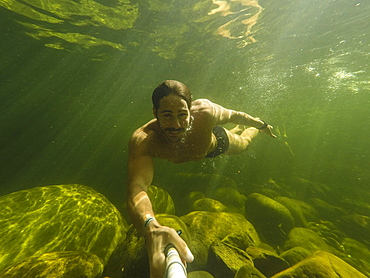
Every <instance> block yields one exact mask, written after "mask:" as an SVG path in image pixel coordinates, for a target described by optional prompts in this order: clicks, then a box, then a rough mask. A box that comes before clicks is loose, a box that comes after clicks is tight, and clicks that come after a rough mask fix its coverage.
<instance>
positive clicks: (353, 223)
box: [338, 214, 370, 246]
mask: <svg viewBox="0 0 370 278" xmlns="http://www.w3.org/2000/svg"><path fill="white" fill-rule="evenodd" d="M338 225H339V226H340V228H341V229H342V230H343V231H345V232H346V233H347V234H348V235H349V236H350V237H352V238H354V239H357V240H359V241H362V242H364V243H366V244H367V245H368V246H370V238H369V235H370V217H369V216H367V215H360V214H351V215H346V216H343V217H342V218H340V219H339V221H338Z"/></svg>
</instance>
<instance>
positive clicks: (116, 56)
mask: <svg viewBox="0 0 370 278" xmlns="http://www.w3.org/2000/svg"><path fill="white" fill-rule="evenodd" d="M221 2H223V3H224V4H229V6H227V5H226V8H224V10H223V11H222V10H221V8H222V7H223V6H222V5H221V4H220V5H216V4H213V3H212V1H210V0H202V1H201V0H198V1H195V0H187V1H183V0H181V1H180V0H171V1H170V0H165V1H159V0H152V1H150V0H141V1H129V0H115V1H104V0H99V1H92V0H90V1H84V2H82V1H81V2H79V1H72V0H65V1H59V0H58V1H57V0H54V1H47V2H46V1H42V0H39V1H28V0H25V1H16V0H0V36H1V39H0V54H1V62H0V111H1V113H0V131H1V134H0V184H1V186H0V193H1V194H2V195H3V194H7V193H10V192H13V191H17V190H20V189H26V188H30V187H34V186H42V185H50V184H61V183H64V184H65V183H80V184H85V185H89V186H91V187H93V188H94V189H96V190H98V191H99V192H101V193H103V194H104V195H106V196H107V197H108V198H109V199H110V200H111V201H112V202H113V203H114V204H115V205H116V206H117V207H118V208H119V209H122V208H123V202H124V200H125V185H126V182H125V181H126V161H127V143H128V140H129V137H130V135H131V134H132V132H133V131H134V130H135V129H136V128H138V127H139V126H141V125H142V124H144V123H145V122H147V121H148V120H150V119H151V117H152V112H151V101H150V96H151V92H152V90H153V89H154V87H155V86H156V85H158V84H159V83H161V82H162V81H163V80H166V79H176V80H179V81H182V82H184V83H185V84H187V85H188V86H189V87H190V89H191V91H192V92H193V95H194V98H208V99H210V100H212V101H214V102H216V103H219V104H221V105H223V106H224V107H227V108H231V109H235V110H241V111H244V112H247V113H249V114H251V115H254V116H258V117H261V118H262V119H264V120H265V121H267V122H269V123H270V124H271V125H273V126H274V128H275V131H276V133H277V134H278V135H279V136H278V137H279V138H278V139H275V140H274V139H271V138H268V137H267V136H259V137H258V138H256V140H255V142H254V143H253V144H252V146H251V147H250V150H249V151H248V152H246V153H244V154H241V155H238V156H234V157H220V158H217V159H214V160H203V161H199V162H191V163H186V164H180V165H172V164H170V163H168V162H165V161H156V176H155V181H154V183H156V184H158V185H161V184H163V185H173V186H175V185H176V183H181V181H177V180H176V175H175V174H176V173H177V172H186V173H205V174H209V173H216V174H220V175H224V176H227V177H230V178H232V179H233V180H234V181H235V182H236V184H237V185H238V187H239V188H240V190H241V191H242V192H244V193H251V192H252V191H253V188H255V187H254V186H256V185H264V184H266V183H268V181H269V180H270V179H272V180H274V181H276V182H283V183H286V184H291V185H292V186H294V180H296V179H304V180H310V181H314V182H320V183H324V184H326V185H327V186H329V187H330V188H331V190H332V192H333V199H334V202H335V201H336V200H338V202H339V201H340V200H342V199H343V198H353V199H352V200H353V201H355V200H356V201H358V200H359V199H357V198H360V200H362V202H367V204H368V197H369V195H370V192H369V177H370V172H369V169H370V163H369V161H370V159H369V148H368V142H369V135H370V130H369V129H370V127H369V126H370V125H369V123H370V122H369V107H370V106H369V103H370V97H369V93H370V77H369V72H370V69H369V64H370V58H369V53H370V33H369V30H370V23H369V22H370V7H369V6H370V4H369V3H368V1H363V0H358V1H345V0H328V1H318V0H314V1H303V0H301V1H293V0H285V1H258V2H254V1H221ZM221 2H220V3H221ZM248 3H249V4H248ZM301 197H302V198H303V199H305V198H310V197H312V196H310V192H307V193H302V196H301ZM335 198H337V199H335ZM361 198H362V199H361ZM368 205H369V204H368ZM369 210H370V209H369Z"/></svg>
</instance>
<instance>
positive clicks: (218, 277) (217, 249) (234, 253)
mask: <svg viewBox="0 0 370 278" xmlns="http://www.w3.org/2000/svg"><path fill="white" fill-rule="evenodd" d="M246 264H250V265H253V262H252V259H251V258H250V257H249V256H248V254H247V253H246V252H245V251H243V250H241V249H239V248H236V247H234V246H231V245H228V244H225V243H223V242H221V241H216V242H214V243H213V244H212V245H211V248H210V249H209V255H208V263H207V267H206V269H207V271H209V272H210V273H211V274H212V275H213V276H214V277H215V278H232V277H234V276H235V274H236V272H237V271H238V270H239V269H240V268H241V267H242V266H243V265H246Z"/></svg>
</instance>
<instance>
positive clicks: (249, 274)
mask: <svg viewBox="0 0 370 278" xmlns="http://www.w3.org/2000/svg"><path fill="white" fill-rule="evenodd" d="M234 278H266V276H265V275H263V274H262V273H261V272H259V270H258V269H257V268H255V267H254V266H252V265H249V264H246V265H243V266H242V267H241V268H239V270H238V272H237V273H236V274H235V276H234Z"/></svg>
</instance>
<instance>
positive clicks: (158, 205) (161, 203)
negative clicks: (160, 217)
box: [148, 185, 175, 214]
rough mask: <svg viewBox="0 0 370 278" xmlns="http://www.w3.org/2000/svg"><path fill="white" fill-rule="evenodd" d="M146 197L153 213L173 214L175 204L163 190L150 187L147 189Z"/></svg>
mask: <svg viewBox="0 0 370 278" xmlns="http://www.w3.org/2000/svg"><path fill="white" fill-rule="evenodd" d="M148 197H149V199H150V201H151V203H152V206H153V211H154V212H155V213H157V214H159V213H163V214H175V204H174V202H173V200H172V198H171V196H170V195H169V194H168V193H167V192H166V191H165V190H164V189H162V188H160V187H156V186H154V185H151V186H149V188H148Z"/></svg>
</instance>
